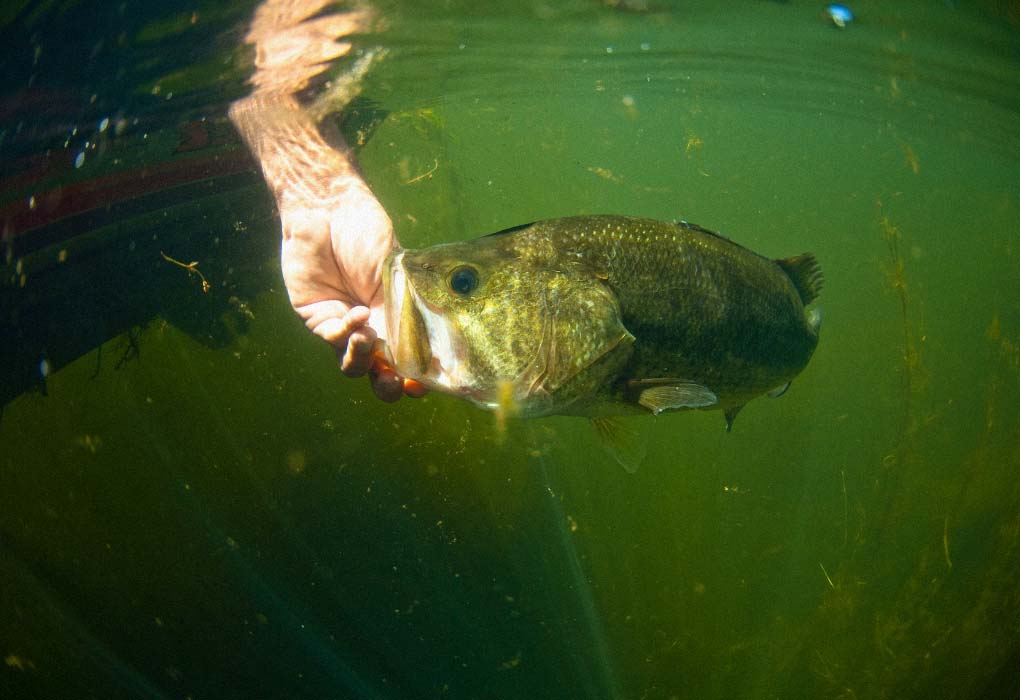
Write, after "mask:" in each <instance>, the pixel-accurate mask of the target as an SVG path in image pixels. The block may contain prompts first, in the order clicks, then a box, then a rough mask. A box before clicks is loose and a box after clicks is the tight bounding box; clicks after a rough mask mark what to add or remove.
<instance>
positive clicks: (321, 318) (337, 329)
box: [298, 303, 374, 351]
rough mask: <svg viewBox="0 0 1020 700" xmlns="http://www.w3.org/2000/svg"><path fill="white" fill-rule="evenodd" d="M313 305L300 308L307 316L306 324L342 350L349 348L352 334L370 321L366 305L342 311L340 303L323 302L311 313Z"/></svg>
mask: <svg viewBox="0 0 1020 700" xmlns="http://www.w3.org/2000/svg"><path fill="white" fill-rule="evenodd" d="M311 306H312V305H309V306H307V307H304V308H302V309H299V310H298V311H299V313H301V314H302V315H303V316H306V321H305V323H306V325H307V326H308V327H309V328H310V329H311V330H312V332H313V333H315V335H317V336H319V337H320V338H322V339H323V340H325V341H326V342H327V343H329V344H330V345H332V346H333V347H336V348H339V349H340V350H341V351H345V350H346V349H347V344H348V341H349V339H350V337H351V334H352V333H354V331H356V330H358V329H359V328H362V327H364V325H365V324H366V323H367V322H368V317H369V311H368V309H367V308H365V307H364V306H355V307H354V308H352V309H348V310H346V311H342V312H341V310H342V307H341V306H340V305H339V304H329V305H327V304H325V303H323V304H321V305H320V307H319V308H316V309H314V313H311ZM373 340H374V339H373Z"/></svg>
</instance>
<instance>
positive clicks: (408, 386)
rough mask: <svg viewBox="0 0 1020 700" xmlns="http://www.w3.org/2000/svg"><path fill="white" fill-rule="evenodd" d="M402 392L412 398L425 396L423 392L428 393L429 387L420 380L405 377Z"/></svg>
mask: <svg viewBox="0 0 1020 700" xmlns="http://www.w3.org/2000/svg"><path fill="white" fill-rule="evenodd" d="M404 393H405V394H407V395H408V396H410V397H411V398H412V399H420V398H421V397H422V396H425V394H427V393H429V389H428V387H427V386H425V385H424V384H422V383H421V382H416V381H415V380H413V379H405V380H404Z"/></svg>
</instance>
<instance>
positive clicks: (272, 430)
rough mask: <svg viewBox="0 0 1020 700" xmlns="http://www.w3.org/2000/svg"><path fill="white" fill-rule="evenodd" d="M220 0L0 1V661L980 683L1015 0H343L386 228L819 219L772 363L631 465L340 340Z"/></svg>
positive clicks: (127, 679) (238, 12) (979, 691)
mask: <svg viewBox="0 0 1020 700" xmlns="http://www.w3.org/2000/svg"><path fill="white" fill-rule="evenodd" d="M252 7H253V5H252V4H251V3H248V4H242V5H237V6H230V7H229V8H228V9H224V7H223V6H220V5H219V4H213V3H207V4H205V5H203V4H201V3H199V4H197V5H194V6H191V5H189V6H187V7H185V6H184V5H179V6H178V5H174V6H172V7H169V8H168V9H166V10H165V11H160V12H158V13H153V12H148V13H147V12H146V11H144V10H139V9H130V8H126V7H121V8H116V7H114V8H108V9H107V8H104V9H100V10H97V9H96V8H94V7H92V6H89V5H87V4H84V3H67V4H64V5H61V6H57V5H53V4H44V5H42V6H41V7H39V8H28V7H26V8H22V9H21V10H20V11H15V10H12V11H11V13H12V14H13V17H12V18H10V19H8V18H7V17H4V16H2V15H0V17H3V19H5V21H6V22H7V24H6V26H5V27H4V29H3V32H4V36H5V37H7V39H8V40H9V41H8V42H7V45H8V46H9V47H11V48H10V55H11V56H12V57H14V58H13V59H12V61H11V63H10V65H9V66H8V67H6V68H5V69H4V86H5V95H7V96H6V97H4V104H5V105H7V111H6V112H5V115H8V116H4V118H3V126H2V128H3V132H2V133H3V138H2V139H0V155H2V160H3V162H4V165H3V169H4V172H3V177H4V180H3V191H2V198H0V205H2V207H0V209H2V213H3V216H4V222H5V223H4V226H5V228H4V249H5V252H6V262H5V267H4V270H3V286H2V288H0V310H2V312H3V317H2V319H0V320H2V323H3V326H2V327H0V330H2V332H3V334H4V339H3V348H2V350H0V358H2V360H3V363H4V365H5V369H4V372H5V375H6V376H5V377H4V380H3V389H4V395H3V399H4V402H5V404H4V406H3V413H2V417H0V657H3V659H4V663H3V664H2V665H0V695H2V696H3V697H17V698H21V697H53V698H55V697H97V698H99V697H102V698H136V697H153V698H196V699H198V698H443V697H449V698H507V699H515V698H557V699H558V698H632V699H634V700H638V699H639V698H664V699H665V698H735V697H739V698H844V699H851V698H860V699H863V698H933V697H939V698H943V697H944V698H989V699H991V698H1002V697H1012V696H1014V695H1015V694H1016V693H1017V692H1018V688H1020V679H1018V677H1017V671H1016V668H1017V665H1018V661H1017V660H1018V658H1020V482H1018V480H1017V478H1016V475H1017V473H1018V468H1020V418H1018V416H1020V301H1018V300H1020V281H1018V280H1020V249H1018V245H1020V244H1018V241H1020V223H1018V222H1020V110H1018V105H1020V38H1018V37H1020V33H1018V27H1020V24H1018V22H1020V11H1018V9H1017V6H1016V4H1015V3H998V4H996V3H942V2H932V3H922V2H903V3H894V4H890V3H878V2H863V3H859V4H855V5H854V6H853V9H854V10H855V12H856V14H857V19H856V20H855V21H854V22H853V23H851V25H850V26H849V27H848V28H847V29H846V30H844V31H839V30H837V29H835V28H834V27H832V26H831V24H828V23H827V20H826V18H825V16H824V13H823V6H822V5H821V4H820V5H817V6H816V5H814V4H811V3H803V2H799V1H794V2H790V3H772V2H764V1H760V2H751V1H748V2H741V3H736V4H732V5H727V6H726V7H725V8H722V7H721V6H719V5H718V4H717V3H707V2H706V3H667V2H661V3H655V2H649V3H648V7H647V8H646V11H623V10H621V9H614V8H612V7H607V6H602V5H600V4H599V3H597V2H582V1H581V0H576V1H574V2H562V3H553V2H549V3H539V2H534V3H522V4H521V5H520V6H519V7H517V8H516V9H513V10H508V9H506V8H502V7H501V6H500V5H499V4H498V3H487V4H483V5H478V4H475V3H430V4H428V5H427V6H426V7H421V6H420V4H419V3H410V2H407V3H404V2H392V3H386V4H380V6H379V8H378V12H379V15H380V16H382V17H385V18H386V23H385V25H384V26H380V28H379V30H378V32H377V33H375V34H372V35H369V36H364V37H360V38H359V39H358V40H357V42H356V44H357V45H358V46H359V47H362V48H368V47H371V46H384V47H387V48H388V49H389V54H388V56H387V58H386V59H385V60H384V61H382V62H381V63H379V64H378V65H377V66H376V68H374V69H373V72H371V73H370V74H369V76H368V79H367V82H366V84H365V86H364V91H363V93H362V96H361V98H360V101H359V102H358V103H357V104H356V105H355V109H354V111H353V112H352V114H349V115H348V116H347V117H346V119H345V122H344V129H345V131H346V132H347V133H348V135H350V136H352V137H353V138H356V137H357V134H358V132H359V130H360V132H361V133H362V135H363V136H364V137H365V143H364V145H363V146H361V147H360V149H359V160H360V162H361V165H362V167H363V169H364V172H365V175H366V177H367V179H368V180H369V182H370V183H371V185H372V187H373V189H374V190H375V191H376V193H377V194H378V195H379V197H380V198H381V200H382V201H383V203H384V205H385V206H386V208H387V210H388V211H389V212H390V214H391V216H392V218H393V220H394V222H395V225H396V227H397V233H398V236H399V238H400V240H401V241H402V242H403V243H404V244H405V245H409V246H420V245H426V244H432V243H436V242H440V241H446V240H453V239H462V238H470V237H473V236H476V235H480V234H483V233H487V232H490V231H494V230H498V229H501V228H505V227H507V226H511V225H515V224H519V223H523V222H527V221H531V220H534V219H539V218H546V217H554V216H562V215H569V214H580V213H597V212H615V213H626V214H634V215H642V216H651V217H657V218H663V219H669V218H678V217H682V218H685V219H687V220H690V221H694V222H697V223H700V224H702V225H704V226H708V227H710V228H714V229H717V230H721V231H723V232H724V233H726V234H727V235H729V236H730V237H732V238H734V239H735V240H737V241H739V242H741V243H743V244H746V245H748V246H750V247H752V248H754V249H755V250H758V251H760V252H762V253H763V254H766V255H770V256H773V257H782V256H785V255H790V254H795V253H799V252H802V251H805V250H810V251H812V252H814V253H815V254H816V255H817V256H818V259H819V260H820V261H821V263H822V266H823V268H824V270H825V273H826V286H825V289H824V292H823V294H822V297H821V306H822V308H823V310H824V314H825V324H824V328H823V332H822V341H821V344H820V345H819V349H818V351H817V353H816V355H815V357H814V359H813V360H812V363H811V365H810V366H809V367H808V369H807V370H806V371H805V372H804V374H803V375H802V376H801V377H800V378H799V379H798V380H797V381H796V382H795V383H794V385H793V386H792V388H791V389H790V391H789V392H788V393H787V394H786V395H785V396H783V397H782V398H780V399H777V400H766V399H763V400H759V401H755V402H754V403H752V404H750V405H749V406H748V407H747V409H745V411H744V412H743V413H742V414H741V415H740V418H739V420H738V421H737V422H736V425H735V427H734V431H733V432H732V433H731V434H725V433H724V431H723V420H722V417H721V415H719V414H718V413H704V414H685V415H671V416H661V417H660V418H658V419H656V420H655V422H654V425H653V428H652V433H653V435H652V437H651V443H650V445H649V459H648V460H647V462H646V463H645V465H644V466H643V467H642V469H641V470H640V471H639V472H638V473H636V474H633V475H631V474H627V473H625V472H624V471H623V470H622V469H620V468H618V467H616V466H615V465H613V464H612V462H611V461H609V460H607V458H606V457H605V456H604V454H603V452H602V450H601V449H600V448H599V446H598V445H597V444H596V442H595V441H594V439H593V434H592V431H591V430H590V428H589V427H588V425H587V424H586V423H585V422H584V421H580V420H572V419H568V418H554V419H542V420H536V421H532V422H528V423H520V424H515V425H512V426H511V429H510V434H509V436H508V437H507V438H506V439H505V440H503V441H501V440H500V439H499V436H498V435H497V433H496V430H495V423H494V421H493V418H492V416H491V415H489V414H485V413H482V412H480V411H477V410H475V409H473V408H472V407H470V406H469V405H467V404H465V403H461V402H458V401H456V400H454V399H451V398H447V397H442V396H436V395H433V396H429V397H427V398H425V399H423V400H420V401H411V400H404V401H401V402H399V403H398V404H395V405H385V404H382V403H380V402H378V401H376V400H375V399H374V397H373V396H372V394H371V392H370V390H369V388H368V386H367V383H366V382H362V381H350V380H345V379H343V378H342V377H341V375H340V374H339V372H338V371H337V370H336V366H335V360H334V358H333V355H332V352H331V351H330V350H329V349H328V348H326V347H324V346H323V345H322V344H321V343H320V342H319V341H318V340H316V339H315V338H312V337H310V335H309V334H307V333H306V331H305V330H304V328H303V327H302V324H301V323H300V321H299V320H298V319H297V317H296V316H295V315H294V314H293V313H292V312H291V310H290V308H289V304H288V302H287V297H286V292H285V290H284V289H283V286H282V282H281V279H280V274H279V271H278V267H277V265H278V260H277V254H278V253H277V246H278V238H277V237H278V235H279V232H278V222H277V220H276V219H275V215H274V211H273V202H272V199H271V197H270V195H269V194H268V192H266V190H265V189H264V187H263V186H262V184H261V180H260V179H259V178H258V176H257V174H256V173H255V172H254V171H253V170H252V166H251V164H250V163H249V162H248V161H247V160H245V158H246V156H245V155H244V151H243V150H242V148H241V146H240V145H239V143H238V142H237V139H236V136H234V135H233V132H232V131H231V129H230V126H229V123H227V122H226V121H225V118H224V114H225V108H226V104H227V103H228V101H229V100H230V99H231V98H233V97H235V96H237V95H240V94H242V93H243V91H244V86H243V80H244V77H245V75H246V74H247V70H248V68H247V66H248V65H249V64H250V60H251V56H250V54H249V52H247V51H246V50H244V49H241V48H239V47H240V42H241V38H242V36H243V27H244V24H245V22H246V19H247V17H248V16H249V14H250V11H251V9H252ZM90 22H94V23H95V24H96V27H95V28H94V29H95V30H94V31H87V30H88V29H89V27H90ZM15 59H16V60H15ZM33 75H34V76H35V77H34V78H32V77H31V76H33ZM93 96H95V97H94V98H93ZM104 117H106V118H109V119H110V123H109V125H108V126H107V127H106V129H105V130H100V128H99V124H100V121H101V120H102V119H103V118H104ZM118 126H119V128H118ZM75 127H77V128H78V130H77V132H75V131H74V128H75ZM47 149H49V155H48V156H45V155H42V154H45V153H46V151H47ZM79 153H83V154H84V156H83V159H82V160H83V162H82V163H81V165H80V167H77V168H76V167H74V160H75V158H76V157H77V155H78V154H79ZM153 178H155V179H153ZM139 183H141V184H139ZM32 197H34V206H33V207H31V208H29V206H28V204H29V201H30V198H32ZM75 202H84V204H82V205H81V206H79V207H77V208H75V207H74V206H72V205H73V204H74V203H75ZM26 211H28V213H25V212H26ZM40 212H47V213H46V215H45V216H44V215H43V214H42V213H40ZM19 217H20V218H19ZM32 217H37V218H32ZM25 222H28V223H25ZM161 252H163V253H165V254H167V255H169V256H171V257H173V258H175V259H178V260H181V261H183V262H191V261H198V262H199V266H198V269H199V270H200V271H201V272H202V273H203V274H204V275H205V277H206V278H207V279H208V281H209V283H210V284H211V287H212V288H211V291H210V292H209V293H207V294H203V292H202V288H201V283H200V280H199V278H198V277H197V276H195V275H190V274H189V273H188V272H187V271H186V270H184V269H181V268H180V267H177V266H174V265H172V264H170V263H168V262H166V261H165V260H164V259H163V258H162V256H161V255H160V253H161ZM43 375H46V376H43Z"/></svg>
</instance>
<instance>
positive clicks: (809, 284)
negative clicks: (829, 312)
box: [776, 253, 823, 306]
mask: <svg viewBox="0 0 1020 700" xmlns="http://www.w3.org/2000/svg"><path fill="white" fill-rule="evenodd" d="M776 264H777V265H779V267H781V268H783V272H785V273H786V276H787V277H789V278H790V281H791V282H793V286H794V287H796V288H797V293H798V294H800V300H801V303H803V304H804V306H807V305H808V304H810V303H811V302H813V301H814V300H815V299H817V298H818V295H819V294H821V292H822V281H823V277H822V268H821V266H819V264H818V261H817V260H815V256H814V255H812V254H811V253H803V254H801V255H795V256H793V257H792V258H783V259H782V260H776Z"/></svg>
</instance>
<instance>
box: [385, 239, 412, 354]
mask: <svg viewBox="0 0 1020 700" xmlns="http://www.w3.org/2000/svg"><path fill="white" fill-rule="evenodd" d="M403 259H404V251H403V250H402V249H400V248H394V249H393V250H391V251H390V253H389V255H387V256H386V260H385V262H384V263H383V275H382V278H383V279H382V285H383V308H384V309H386V340H387V343H386V359H387V360H388V361H389V363H390V364H391V365H395V363H396V358H395V357H394V355H395V354H396V353H395V352H394V349H395V348H396V347H397V343H399V342H400V338H399V337H398V335H399V329H400V314H401V313H402V312H403V305H404V288H405V285H406V284H407V279H406V274H405V273H404V265H403Z"/></svg>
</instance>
